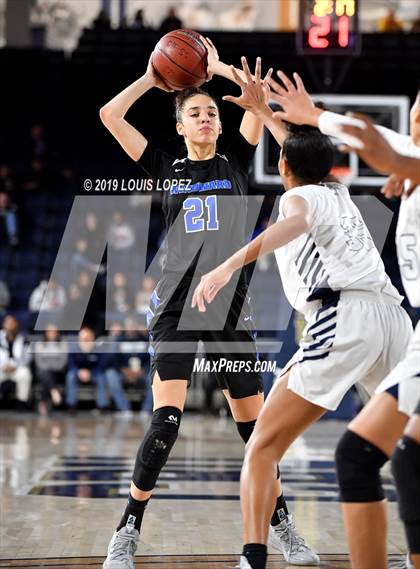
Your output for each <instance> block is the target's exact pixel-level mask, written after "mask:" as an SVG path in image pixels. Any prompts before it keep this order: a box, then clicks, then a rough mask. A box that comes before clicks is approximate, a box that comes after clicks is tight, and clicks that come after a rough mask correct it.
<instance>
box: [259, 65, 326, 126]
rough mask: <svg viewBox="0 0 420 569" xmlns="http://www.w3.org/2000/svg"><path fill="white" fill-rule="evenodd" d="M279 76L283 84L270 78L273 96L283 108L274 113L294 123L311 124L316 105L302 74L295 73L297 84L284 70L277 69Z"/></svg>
mask: <svg viewBox="0 0 420 569" xmlns="http://www.w3.org/2000/svg"><path fill="white" fill-rule="evenodd" d="M277 76H278V77H279V79H281V81H282V83H283V86H282V85H280V83H277V81H275V80H274V79H270V80H269V85H270V87H271V98H272V99H273V100H274V101H276V103H279V105H281V107H282V109H283V110H282V111H277V112H276V113H275V114H274V115H275V116H276V117H278V118H280V119H282V120H284V121H288V122H291V123H293V124H311V122H312V119H313V117H312V115H313V112H314V109H315V108H316V107H315V105H314V103H313V101H312V99H311V97H310V96H309V94H308V92H307V91H306V89H305V85H304V84H303V81H302V79H301V78H300V76H299V75H298V74H297V73H293V78H294V80H295V83H296V84H294V83H293V81H291V80H290V79H289V78H288V77H287V75H286V74H285V73H283V71H277Z"/></svg>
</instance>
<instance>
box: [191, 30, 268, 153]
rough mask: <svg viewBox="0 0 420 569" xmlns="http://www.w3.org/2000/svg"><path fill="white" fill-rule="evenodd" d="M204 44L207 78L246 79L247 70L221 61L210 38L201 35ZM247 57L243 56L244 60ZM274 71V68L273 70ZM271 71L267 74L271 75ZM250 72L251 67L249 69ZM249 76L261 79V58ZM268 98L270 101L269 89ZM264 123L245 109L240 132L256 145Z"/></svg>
mask: <svg viewBox="0 0 420 569" xmlns="http://www.w3.org/2000/svg"><path fill="white" fill-rule="evenodd" d="M201 39H202V41H203V43H204V45H205V46H206V48H207V80H208V81H209V80H210V79H211V78H212V77H213V75H219V76H220V77H225V79H229V80H230V81H233V82H234V83H236V84H238V80H237V78H238V77H240V79H241V80H242V81H246V72H245V71H243V70H241V69H236V68H235V67H233V66H232V65H227V64H226V63H223V61H220V59H219V55H218V53H217V49H216V47H215V46H214V44H213V42H212V41H211V39H210V38H204V37H201ZM244 59H245V58H242V60H244ZM245 61H246V60H245ZM271 71H272V70H271ZM271 71H270V72H269V74H267V76H268V77H269V76H271ZM248 72H249V69H248ZM249 77H251V78H252V81H255V82H256V81H261V59H260V58H258V60H257V67H256V69H255V75H254V76H252V75H251V73H250V72H249ZM266 98H267V101H268V89H267V94H266ZM263 129H264V123H263V121H262V119H261V117H259V116H257V115H255V114H254V113H252V112H250V111H247V110H245V113H244V116H243V118H242V122H241V126H240V128H239V132H240V133H241V134H242V136H243V137H244V138H245V140H246V141H247V142H248V143H249V144H252V145H253V146H256V145H257V144H258V143H259V141H260V140H261V135H262V133H263Z"/></svg>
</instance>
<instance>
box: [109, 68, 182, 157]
mask: <svg viewBox="0 0 420 569" xmlns="http://www.w3.org/2000/svg"><path fill="white" fill-rule="evenodd" d="M152 87H158V88H159V89H162V90H163V91H168V92H171V91H172V89H170V88H169V87H167V86H166V85H165V83H163V81H161V79H159V77H158V76H157V75H156V73H155V71H154V69H153V66H152V63H151V58H150V59H149V63H148V66H147V70H146V73H145V74H144V75H143V76H142V77H140V79H137V81H134V83H132V84H131V85H129V86H128V87H127V88H126V89H124V91H121V93H119V94H118V95H116V96H115V97H114V98H113V99H111V100H110V101H109V102H108V103H106V104H105V105H104V106H103V107H102V108H101V109H100V111H99V115H100V117H101V120H102V122H103V123H104V125H105V126H106V128H107V129H108V130H109V131H110V133H111V134H112V135H113V136H114V137H115V138H116V139H117V140H118V142H119V143H120V145H121V146H122V147H123V149H124V150H125V151H126V152H127V154H128V155H129V156H130V158H132V159H133V160H136V161H137V160H139V159H140V157H141V156H142V154H143V152H144V150H145V148H146V146H147V139H146V138H145V137H144V136H143V135H142V133H141V132H140V131H138V130H137V129H136V128H134V126H133V125H131V124H130V123H129V122H127V121H126V120H125V118H124V116H125V114H126V113H127V111H128V109H129V108H130V107H131V106H132V105H133V103H135V101H137V99H139V98H140V97H141V96H142V95H144V94H145V93H146V92H147V91H149V89H151V88H152Z"/></svg>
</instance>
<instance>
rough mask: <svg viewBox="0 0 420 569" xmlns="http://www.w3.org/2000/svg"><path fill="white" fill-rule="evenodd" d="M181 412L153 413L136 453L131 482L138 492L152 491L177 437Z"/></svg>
mask: <svg viewBox="0 0 420 569" xmlns="http://www.w3.org/2000/svg"><path fill="white" fill-rule="evenodd" d="M181 417H182V411H180V410H179V409H177V408H176V407H161V408H160V409H156V411H154V412H153V416H152V422H151V425H150V427H149V429H148V431H147V433H146V435H145V437H144V439H143V442H142V443H141V445H140V448H139V450H138V452H137V457H136V464H135V467H134V474H133V482H134V484H135V485H136V486H137V488H139V489H140V490H144V491H150V490H153V488H154V487H155V484H156V480H157V478H158V476H159V473H160V471H161V470H162V468H163V467H164V466H165V464H166V461H167V460H168V457H169V453H170V452H171V450H172V447H173V446H174V444H175V441H176V439H177V437H178V430H179V426H180V424H181Z"/></svg>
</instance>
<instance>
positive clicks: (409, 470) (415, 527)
mask: <svg viewBox="0 0 420 569" xmlns="http://www.w3.org/2000/svg"><path fill="white" fill-rule="evenodd" d="M391 465H392V473H393V475H394V478H395V483H396V486H397V493H398V504H399V509H400V516H401V519H402V521H403V522H404V525H405V531H406V535H407V541H408V546H409V550H410V553H420V445H419V444H418V443H417V442H416V441H414V440H413V439H411V438H410V437H407V436H403V437H402V438H401V439H400V440H399V441H398V443H397V446H396V447H395V450H394V453H393V455H392V458H391Z"/></svg>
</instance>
